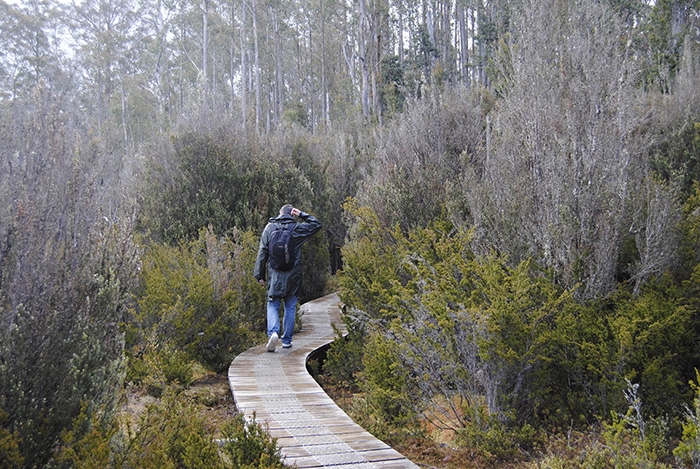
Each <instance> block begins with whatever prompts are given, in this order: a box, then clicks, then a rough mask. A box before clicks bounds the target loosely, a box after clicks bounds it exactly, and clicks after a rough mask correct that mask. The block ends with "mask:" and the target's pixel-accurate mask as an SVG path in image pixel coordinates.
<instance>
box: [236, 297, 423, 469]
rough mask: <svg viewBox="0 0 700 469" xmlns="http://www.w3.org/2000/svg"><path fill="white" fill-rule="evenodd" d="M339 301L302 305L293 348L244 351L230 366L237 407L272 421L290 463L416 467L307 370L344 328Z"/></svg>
mask: <svg viewBox="0 0 700 469" xmlns="http://www.w3.org/2000/svg"><path fill="white" fill-rule="evenodd" d="M339 304H340V300H339V299H338V296H337V295H329V296H326V297H323V298H320V299H318V300H315V301H312V302H309V303H306V304H304V305H303V306H302V308H301V314H303V330H302V331H301V332H299V333H297V334H295V336H294V345H293V347H292V348H290V349H283V348H281V347H278V348H277V351H276V352H275V353H269V352H267V351H266V350H265V346H264V345H262V346H259V347H254V348H252V349H250V350H248V351H246V352H244V353H242V354H240V355H239V356H238V357H236V359H235V360H234V361H233V363H232V364H231V366H230V368H229V374H228V376H229V383H230V385H231V391H232V392H233V398H234V400H235V402H236V406H237V408H238V410H239V411H240V412H242V413H243V414H244V415H245V416H246V417H248V418H251V417H252V416H253V414H255V418H256V420H257V421H258V422H261V423H264V424H265V425H267V427H268V430H269V432H270V434H271V435H272V436H273V437H274V438H277V444H278V445H279V447H280V450H281V452H282V454H283V455H284V457H285V458H286V462H287V464H290V465H296V466H297V467H299V468H309V469H311V468H319V467H323V468H331V469H332V468H338V469H341V468H342V469H394V468H396V469H399V468H402V469H403V468H417V467H418V466H416V465H415V464H414V463H412V462H411V461H409V460H408V459H406V458H405V457H404V456H403V455H401V454H400V453H399V452H397V451H396V450H394V449H392V448H391V447H390V446H389V445H387V444H386V443H384V442H383V441H381V440H379V439H377V438H375V437H374V436H372V435H371V434H370V433H369V432H367V431H366V430H364V429H363V428H362V427H360V426H359V425H357V424H356V423H355V422H353V420H352V419H350V417H348V415H347V414H346V413H345V412H343V411H342V409H340V408H339V407H338V406H337V405H336V404H335V402H333V400H332V399H331V398H330V397H328V395H327V394H326V393H325V392H323V389H321V387H320V386H319V385H318V383H316V381H314V379H313V378H312V377H311V376H310V375H309V373H308V372H307V371H306V360H307V359H308V356H309V354H311V353H312V352H313V351H314V350H316V349H318V348H320V347H323V346H324V345H327V344H328V343H330V342H332V341H333V340H334V339H335V332H334V330H333V327H332V325H333V324H335V325H336V326H338V328H339V329H340V330H341V331H342V330H343V327H344V325H343V324H342V322H341V320H340V309H339Z"/></svg>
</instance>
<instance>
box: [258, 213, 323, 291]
mask: <svg viewBox="0 0 700 469" xmlns="http://www.w3.org/2000/svg"><path fill="white" fill-rule="evenodd" d="M299 218H300V219H301V220H303V221H304V222H303V223H297V222H296V221H295V220H294V217H292V216H291V215H280V216H278V217H275V218H270V220H269V221H268V223H267V226H266V227H265V229H264V230H263V232H262V236H261V237H260V247H258V258H257V259H256V260H255V270H254V272H253V275H254V276H255V278H256V279H258V280H265V277H266V274H267V276H268V277H269V279H268V280H267V296H269V297H273V298H283V297H285V296H289V295H297V294H298V293H299V288H300V287H301V274H302V265H301V245H302V244H304V243H305V242H306V241H308V239H309V238H310V237H311V236H312V235H313V234H314V233H316V232H317V231H319V230H320V229H321V222H319V221H318V220H317V219H316V218H315V217H314V216H312V215H309V214H308V213H304V212H301V213H300V214H299ZM277 223H280V224H283V225H284V224H293V223H296V226H295V227H294V230H293V231H292V239H293V240H294V242H293V246H294V254H293V256H294V267H293V268H292V270H289V271H287V272H282V271H279V270H276V269H273V268H272V267H270V256H269V253H268V247H267V245H268V239H269V237H270V233H272V231H273V230H274V229H275V225H276V224H277ZM289 228H291V227H289Z"/></svg>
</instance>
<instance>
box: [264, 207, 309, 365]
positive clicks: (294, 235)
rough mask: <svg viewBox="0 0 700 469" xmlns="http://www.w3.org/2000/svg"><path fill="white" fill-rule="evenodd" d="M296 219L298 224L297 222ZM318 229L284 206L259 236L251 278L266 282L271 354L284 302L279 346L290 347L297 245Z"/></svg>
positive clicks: (298, 277) (306, 216)
mask: <svg viewBox="0 0 700 469" xmlns="http://www.w3.org/2000/svg"><path fill="white" fill-rule="evenodd" d="M297 218H298V219H299V220H301V222H298V221H297ZM320 229H321V222H319V221H318V220H317V219H316V218H315V217H314V216H312V215H309V214H308V213H305V212H302V211H301V210H299V209H297V208H294V207H293V206H292V205H290V204H287V205H285V206H283V207H282V208H281V209H280V213H279V216H277V217H273V218H270V219H269V220H268V223H267V226H265V229H264V230H263V232H262V236H261V237H260V247H259V248H258V257H257V259H256V260H255V270H254V271H253V276H255V278H256V279H257V280H258V282H260V284H261V285H265V284H266V283H267V337H268V341H267V346H266V348H267V351H268V352H274V351H275V349H276V348H277V342H278V340H280V337H279V333H280V319H279V312H280V303H281V302H283V303H284V321H283V324H282V327H283V330H282V337H281V341H282V347H283V348H289V347H291V346H292V335H293V334H294V320H295V316H296V306H297V294H298V293H299V289H300V287H301V274H302V265H301V246H302V244H304V243H305V242H306V241H308V240H309V238H310V237H311V236H313V235H314V234H315V233H317V232H318V231H319V230H320Z"/></svg>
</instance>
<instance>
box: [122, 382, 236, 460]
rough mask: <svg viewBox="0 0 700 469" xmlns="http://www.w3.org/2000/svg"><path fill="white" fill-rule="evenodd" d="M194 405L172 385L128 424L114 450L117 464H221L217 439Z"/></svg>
mask: <svg viewBox="0 0 700 469" xmlns="http://www.w3.org/2000/svg"><path fill="white" fill-rule="evenodd" d="M204 424H205V422H204V418H203V417H202V416H200V415H199V414H198V413H197V411H196V407H195V406H194V405H192V404H191V403H189V402H188V401H187V400H186V399H185V397H184V396H183V395H182V394H179V393H178V392H177V391H175V390H174V389H173V388H167V389H166V390H165V392H164V393H163V398H162V400H161V401H160V402H157V403H154V404H151V405H149V406H148V407H147V408H146V411H145V412H144V414H143V415H142V416H141V417H140V420H139V423H138V425H136V426H132V425H127V432H126V433H125V434H122V435H121V444H120V445H118V447H117V448H116V449H115V451H114V458H115V461H116V462H115V466H116V467H173V468H175V467H186V468H199V467H202V468H204V467H206V468H212V469H215V468H219V467H223V464H222V461H221V458H220V457H219V454H218V449H217V445H216V443H214V441H213V438H212V435H210V434H209V433H208V432H207V431H206V430H205V426H204Z"/></svg>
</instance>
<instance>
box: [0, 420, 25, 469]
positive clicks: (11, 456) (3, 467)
mask: <svg viewBox="0 0 700 469" xmlns="http://www.w3.org/2000/svg"><path fill="white" fill-rule="evenodd" d="M7 420H8V415H7V413H5V412H4V411H3V410H2V409H0V469H16V468H20V467H22V464H24V458H23V457H22V453H21V452H20V449H19V442H18V438H19V434H18V432H17V431H14V432H12V433H10V431H9V430H8V429H7V428H6V427H5V425H6V424H7Z"/></svg>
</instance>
